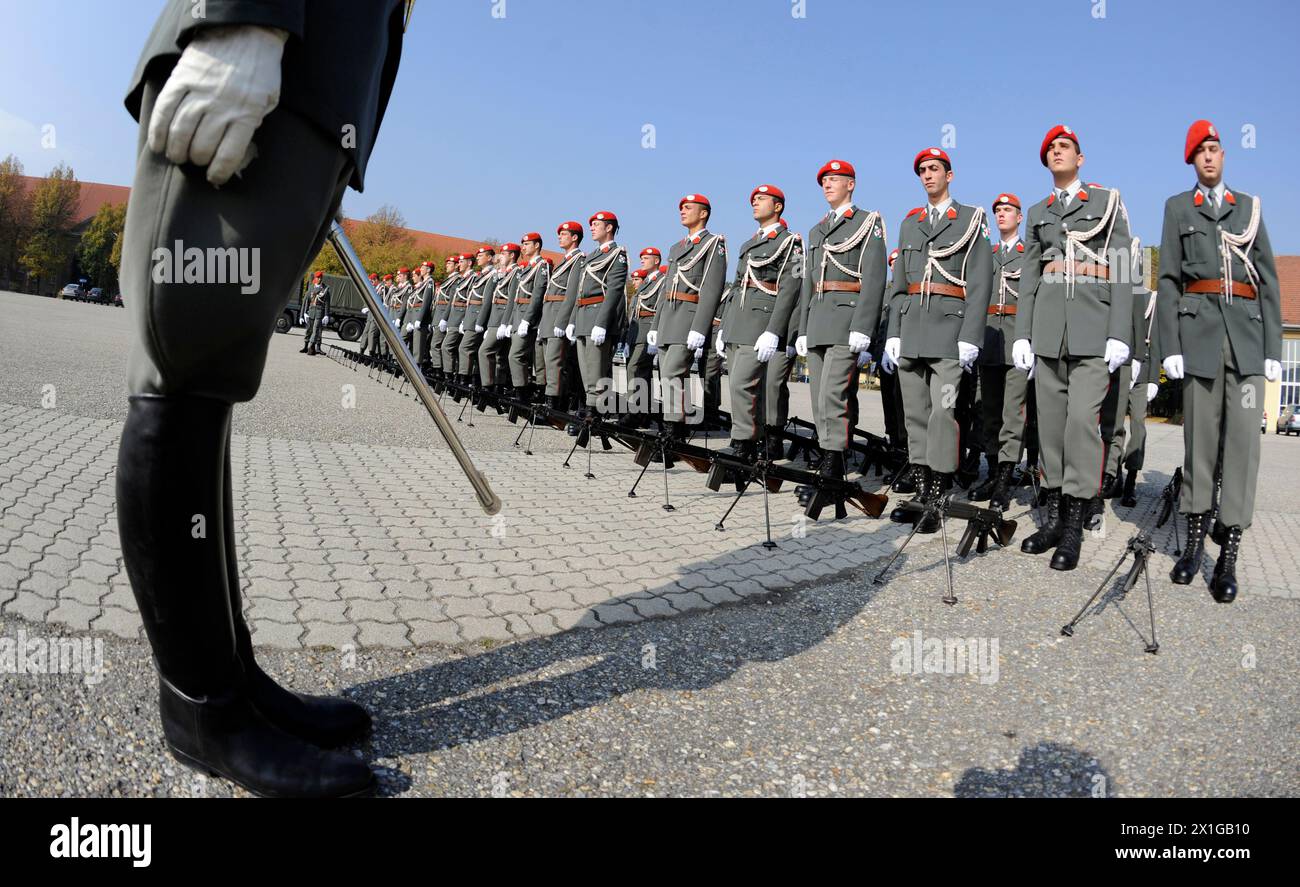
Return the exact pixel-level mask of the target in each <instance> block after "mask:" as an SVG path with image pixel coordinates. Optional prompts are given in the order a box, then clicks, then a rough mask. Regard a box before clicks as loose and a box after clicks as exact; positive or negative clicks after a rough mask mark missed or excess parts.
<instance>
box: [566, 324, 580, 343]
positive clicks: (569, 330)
mask: <svg viewBox="0 0 1300 887" xmlns="http://www.w3.org/2000/svg"><path fill="white" fill-rule="evenodd" d="M573 330H574V326H573V324H569V325H568V326H566V327H565V328H564V338H566V339H568V340H569V341H570V342H576V341H578V337H577V336H575V335H574V334H573Z"/></svg>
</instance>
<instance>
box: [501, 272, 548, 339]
mask: <svg viewBox="0 0 1300 887" xmlns="http://www.w3.org/2000/svg"><path fill="white" fill-rule="evenodd" d="M550 281H551V263H550V260H549V259H544V258H542V257H541V256H535V257H534V258H533V260H532V262H531V263H530V264H529V266H528V267H527V268H526V269H524V270H522V271H520V272H519V273H518V274H517V275H516V281H515V292H514V305H513V306H512V307H511V314H510V320H509V321H508V323H511V324H514V325H515V326H518V325H519V322H520V321H521V320H526V321H528V326H529V329H530V331H531V330H535V329H536V328H537V322H538V321H539V320H541V318H542V306H543V305H544V304H546V303H545V302H543V301H542V297H543V296H544V295H546V287H547V285H548V284H549V283H550Z"/></svg>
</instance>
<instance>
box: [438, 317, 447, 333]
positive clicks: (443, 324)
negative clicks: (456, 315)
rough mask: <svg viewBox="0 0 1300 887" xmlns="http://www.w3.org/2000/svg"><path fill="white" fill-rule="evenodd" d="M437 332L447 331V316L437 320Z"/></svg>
mask: <svg viewBox="0 0 1300 887" xmlns="http://www.w3.org/2000/svg"><path fill="white" fill-rule="evenodd" d="M438 332H440V333H445V332H447V318H445V317H444V318H443V319H442V320H440V321H438Z"/></svg>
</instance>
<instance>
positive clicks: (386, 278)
mask: <svg viewBox="0 0 1300 887" xmlns="http://www.w3.org/2000/svg"><path fill="white" fill-rule="evenodd" d="M392 279H393V275H391V274H385V275H384V280H392Z"/></svg>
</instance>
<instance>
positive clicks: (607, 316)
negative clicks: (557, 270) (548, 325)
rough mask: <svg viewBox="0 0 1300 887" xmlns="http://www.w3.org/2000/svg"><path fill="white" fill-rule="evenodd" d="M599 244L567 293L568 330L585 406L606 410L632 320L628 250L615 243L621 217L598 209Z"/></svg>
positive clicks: (594, 220) (595, 230)
mask: <svg viewBox="0 0 1300 887" xmlns="http://www.w3.org/2000/svg"><path fill="white" fill-rule="evenodd" d="M590 225H591V237H592V239H593V240H594V241H595V242H596V247H595V249H593V250H592V251H591V252H590V253H588V254H587V255H585V256H583V257H582V259H581V260H580V261H579V262H578V264H577V265H576V266H575V270H574V272H573V274H574V275H576V277H575V276H571V277H570V281H571V284H570V286H569V288H568V290H567V292H566V293H565V295H566V297H567V300H568V301H567V303H566V304H567V305H568V306H569V324H568V328H567V330H566V334H567V336H568V338H569V340H570V341H571V342H573V343H574V344H575V347H576V348H577V351H578V370H579V372H580V373H581V375H582V385H583V389H584V391H585V404H586V410H587V411H589V412H592V411H594V412H596V413H602V412H604V410H605V407H608V406H611V404H610V397H609V395H610V391H611V386H612V384H613V377H614V346H615V345H616V344H617V343H618V342H619V341H620V340H621V339H622V337H623V327H624V326H625V325H626V323H627V302H626V297H625V295H624V293H625V291H626V288H627V272H628V267H627V249H626V248H625V247H622V246H619V245H618V244H617V243H615V242H614V237H615V236H616V235H617V234H618V216H616V215H614V213H612V212H598V213H595V214H594V215H592V217H591V220H590Z"/></svg>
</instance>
